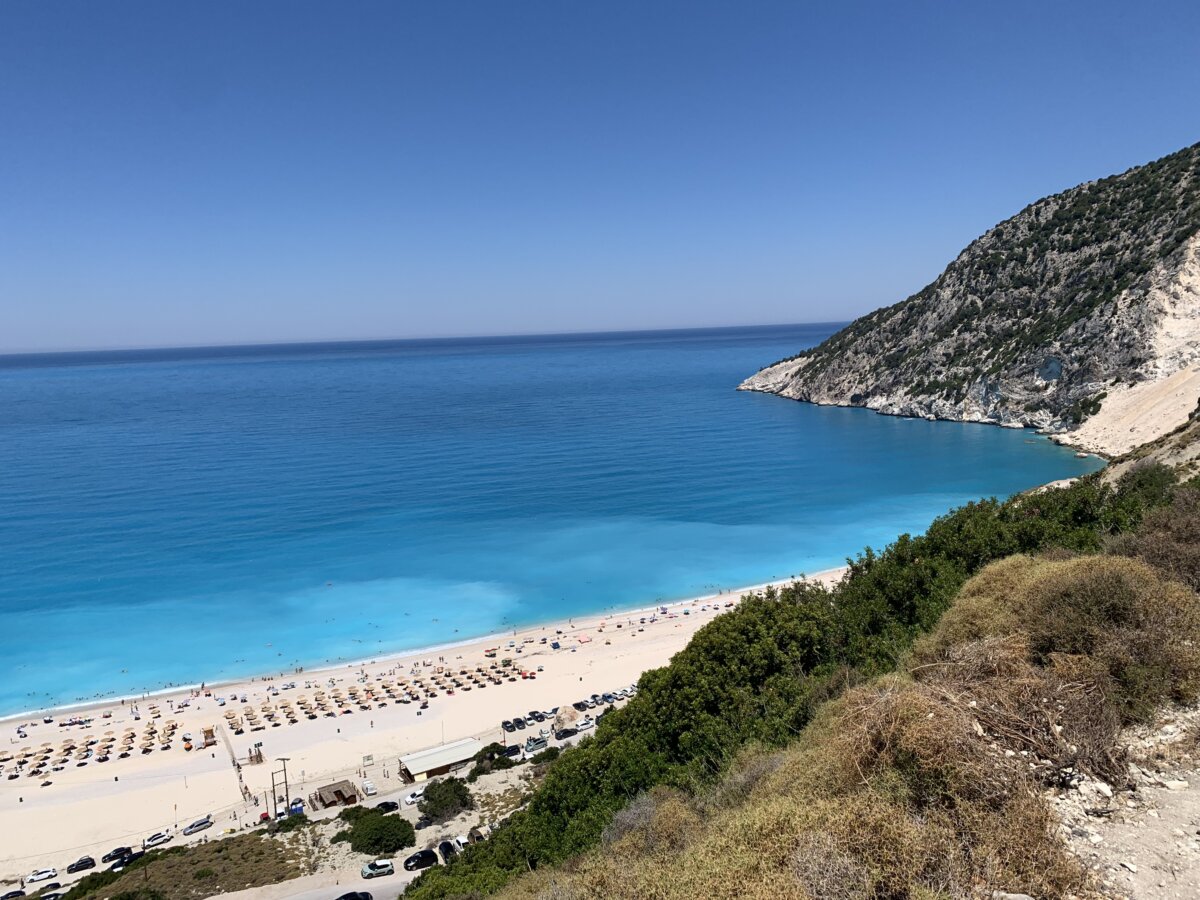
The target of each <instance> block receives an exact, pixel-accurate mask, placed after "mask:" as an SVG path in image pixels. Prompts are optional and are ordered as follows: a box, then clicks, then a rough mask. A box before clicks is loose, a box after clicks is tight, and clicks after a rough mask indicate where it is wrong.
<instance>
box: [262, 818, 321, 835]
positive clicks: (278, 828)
mask: <svg viewBox="0 0 1200 900" xmlns="http://www.w3.org/2000/svg"><path fill="white" fill-rule="evenodd" d="M311 824H312V820H311V819H309V817H308V816H306V815H305V814H304V813H299V814H298V815H294V816H288V817H287V818H286V819H277V820H275V821H274V822H272V823H271V825H270V828H269V829H268V830H269V831H270V832H271V834H286V833H287V832H289V831H295V830H296V829H297V828H303V827H304V826H306V825H311Z"/></svg>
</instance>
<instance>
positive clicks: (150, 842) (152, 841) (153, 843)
mask: <svg viewBox="0 0 1200 900" xmlns="http://www.w3.org/2000/svg"><path fill="white" fill-rule="evenodd" d="M170 839H171V836H170V835H169V834H167V833H166V832H165V831H156V832H154V834H152V835H150V837H148V838H146V839H145V840H144V841H142V849H144V850H149V849H150V848H151V847H157V846H158V845H159V844H165V843H166V842H167V841H169V840H170Z"/></svg>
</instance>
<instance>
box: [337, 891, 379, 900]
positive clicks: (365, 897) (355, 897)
mask: <svg viewBox="0 0 1200 900" xmlns="http://www.w3.org/2000/svg"><path fill="white" fill-rule="evenodd" d="M337 900H375V898H374V897H372V896H371V895H370V894H368V893H367V892H366V891H351V892H350V893H348V894H342V896H340V897H338V898H337Z"/></svg>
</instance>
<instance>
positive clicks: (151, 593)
mask: <svg viewBox="0 0 1200 900" xmlns="http://www.w3.org/2000/svg"><path fill="white" fill-rule="evenodd" d="M838 327H839V326H838V325H837V324H818V325H789V326H779V327H755V328H721V329H703V330H681V331H654V332H637V333H609V334H583V335H563V336H548V337H546V336H538V337H498V338H477V339H463V340H458V339H455V340H449V339H447V340H408V341H386V342H359V343H329V344H311V345H272V346H257V347H221V348H206V349H180V350H145V351H129V352H125V351H114V352H89V353H70V354H26V355H19V356H6V357H0V429H2V438H0V504H2V510H0V635H2V637H0V647H3V651H2V653H0V715H9V714H15V713H18V712H24V711H34V710H41V709H46V708H50V707H55V706H59V705H64V704H73V703H77V702H82V701H91V700H95V699H99V698H104V697H112V696H117V695H121V696H125V695H134V694H139V693H142V692H147V691H155V690H160V689H162V688H165V687H167V686H175V685H185V684H196V683H199V682H201V681H207V682H209V683H213V682H217V681H221V680H226V679H231V678H235V677H243V676H249V675H255V674H265V673H281V672H282V673H287V672H291V671H294V670H295V668H297V667H300V666H303V667H313V666H318V665H322V664H332V663H337V662H340V661H348V660H360V659H363V658H367V657H372V656H377V655H383V654H388V653H394V652H400V651H407V650H413V649H418V648H426V647H434V646H438V645H443V644H447V643H452V642H456V641H462V640H466V639H468V638H471V637H478V636H483V635H486V634H493V633H500V632H503V631H506V630H509V629H513V628H516V627H518V626H523V625H531V624H536V623H543V622H548V621H557V620H564V619H567V618H569V617H582V616H588V615H594V614H597V613H600V612H602V611H615V610H625V609H634V608H644V607H647V606H653V605H655V604H657V603H660V602H665V601H668V600H675V599H681V598H687V597H692V596H697V595H702V594H708V593H711V592H715V591H717V590H733V589H736V588H738V587H741V586H746V585H752V584H759V583H762V582H766V581H770V580H775V579H780V578H786V577H789V576H791V575H796V574H799V573H803V572H810V573H811V572H816V571H819V570H822V569H827V568H830V567H833V566H837V565H841V564H843V563H844V562H845V560H846V558H847V557H848V556H852V555H854V554H856V553H858V552H859V551H861V550H862V549H863V548H864V547H866V546H868V545H870V546H873V547H876V548H880V547H882V546H884V545H886V544H887V543H888V542H890V541H891V540H893V539H894V538H895V537H896V536H897V535H899V534H901V533H902V532H917V531H920V530H922V529H924V528H925V527H926V526H927V525H928V524H929V523H930V521H931V520H932V519H933V518H934V517H935V516H937V515H939V514H941V513H944V512H945V511H947V510H948V509H949V508H951V507H954V506H957V505H960V504H962V503H965V502H967V501H968V500H972V499H975V498H979V497H986V496H997V497H1005V496H1008V495H1010V494H1012V493H1014V492H1017V491H1021V490H1023V489H1026V488H1029V487H1032V486H1034V485H1038V484H1042V483H1045V482H1048V481H1051V480H1054V479H1059V478H1065V477H1068V476H1073V475H1080V474H1083V473H1085V472H1090V471H1093V470H1095V469H1096V468H1098V467H1099V466H1100V465H1101V463H1100V461H1098V460H1096V459H1086V460H1083V459H1076V458H1075V456H1074V455H1073V453H1072V452H1071V451H1069V450H1066V449H1063V448H1061V447H1058V446H1056V445H1055V444H1053V443H1052V442H1050V441H1048V440H1046V439H1045V438H1043V437H1039V436H1037V435H1035V434H1034V433H1033V432H1031V431H1020V430H1011V429H1004V428H996V427H990V426H984V425H971V424H959V423H948V422H928V421H924V420H910V419H901V418H893V417H887V416H879V415H876V414H874V413H871V412H868V411H865V410H859V409H840V408H831V407H818V406H810V405H808V404H804V403H797V402H794V401H790V400H785V399H782V398H779V397H775V396H768V395H762V394H753V393H745V392H737V391H736V390H735V388H736V386H737V384H738V382H740V381H741V380H742V379H743V378H745V377H747V376H748V375H750V374H752V373H753V372H755V371H756V370H757V369H759V368H761V367H762V366H764V365H767V364H769V363H771V362H774V361H776V360H778V359H780V358H782V357H785V356H790V355H792V354H794V353H796V352H797V351H799V350H801V349H803V348H805V347H809V346H812V345H815V344H817V343H819V342H820V341H821V340H823V339H824V338H825V337H827V336H828V335H829V334H831V333H832V332H833V331H835V330H836V329H837V328H838Z"/></svg>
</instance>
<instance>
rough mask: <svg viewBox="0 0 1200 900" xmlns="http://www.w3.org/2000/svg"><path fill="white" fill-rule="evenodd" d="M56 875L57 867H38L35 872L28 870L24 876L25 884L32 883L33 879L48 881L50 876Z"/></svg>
mask: <svg viewBox="0 0 1200 900" xmlns="http://www.w3.org/2000/svg"><path fill="white" fill-rule="evenodd" d="M57 876H58V869H38V870H37V871H35V872H30V873H29V874H28V875H27V876H25V883H26V884H33V883H34V882H35V881H49V880H50V879H51V878H55V877H57Z"/></svg>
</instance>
